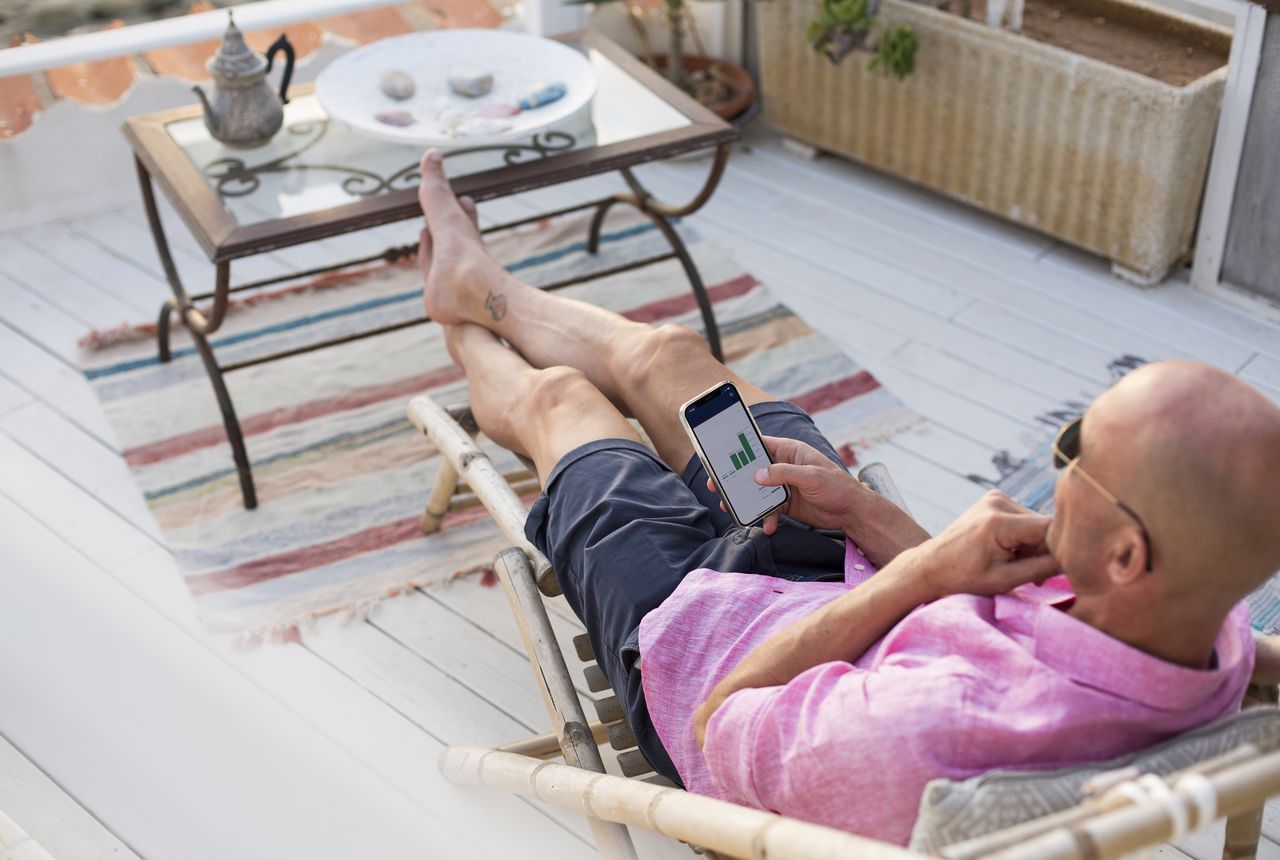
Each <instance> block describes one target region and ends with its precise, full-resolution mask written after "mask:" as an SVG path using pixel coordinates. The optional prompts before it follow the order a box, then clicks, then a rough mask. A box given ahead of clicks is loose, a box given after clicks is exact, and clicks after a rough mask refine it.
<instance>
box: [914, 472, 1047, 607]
mask: <svg viewBox="0 0 1280 860" xmlns="http://www.w3.org/2000/svg"><path fill="white" fill-rule="evenodd" d="M1048 530H1049V518H1048V517H1045V516H1041V515H1040V514H1036V513H1032V512H1031V511H1029V510H1027V509H1026V508H1024V507H1023V506H1022V505H1020V504H1018V503H1017V502H1015V501H1014V500H1013V499H1011V498H1009V497H1008V496H1006V495H1004V494H1003V493H1001V492H999V491H997V490H992V491H991V492H989V493H987V494H986V495H985V496H983V497H982V498H981V499H979V500H978V501H977V503H975V504H974V505H973V506H972V507H971V508H969V510H967V511H965V512H964V513H963V514H961V515H960V517H959V518H958V519H957V520H956V521H955V522H953V523H952V524H951V525H950V526H948V527H947V529H946V531H944V532H942V534H940V535H938V536H937V537H935V538H933V539H932V540H929V541H927V542H925V543H923V544H921V545H920V546H918V547H915V548H914V549H911V550H908V552H907V553H904V554H903V556H904V558H903V561H904V562H906V563H908V564H909V565H910V570H911V572H912V574H913V575H914V576H916V577H919V579H920V581H921V583H922V584H923V585H924V587H925V590H926V593H928V594H929V595H931V599H935V600H936V599H938V598H941V597H946V596H947V595H949V594H982V595H993V594H1004V593H1005V592H1008V591H1010V590H1012V589H1014V588H1016V587H1018V586H1019V585H1024V584H1026V583H1028V582H1034V583H1036V584H1037V585H1039V584H1041V583H1043V582H1044V581H1045V580H1046V579H1048V578H1049V577H1051V576H1053V575H1054V574H1055V573H1057V572H1058V563H1057V562H1056V561H1055V560H1054V558H1053V556H1051V555H1049V549H1048V547H1046V546H1045V542H1044V538H1045V533H1046V532H1047V531H1048ZM908 553H909V557H908Z"/></svg>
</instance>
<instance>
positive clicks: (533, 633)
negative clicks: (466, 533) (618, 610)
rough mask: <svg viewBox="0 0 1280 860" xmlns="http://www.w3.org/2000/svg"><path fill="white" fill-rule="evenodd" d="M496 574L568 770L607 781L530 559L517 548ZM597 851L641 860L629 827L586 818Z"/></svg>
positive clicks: (613, 858) (618, 859) (504, 555)
mask: <svg viewBox="0 0 1280 860" xmlns="http://www.w3.org/2000/svg"><path fill="white" fill-rule="evenodd" d="M493 568H494V570H495V571H496V572H497V574H498V578H499V579H500V580H501V581H502V587H503V590H504V591H505V592H506V593H507V599H508V600H509V601H510V602H511V610H512V614H514V615H515V617H516V623H517V625H518V626H519V628H520V637H521V639H523V640H524V647H525V651H526V652H527V653H528V655H529V661H530V662H531V663H532V664H533V673H534V676H535V677H536V678H537V679H538V687H539V689H541V691H542V698H543V701H544V702H545V703H546V706H547V712H548V713H549V714H550V715H551V719H552V720H553V721H554V722H555V723H556V731H557V732H558V733H559V734H560V749H561V751H562V754H563V755H564V761H565V764H568V765H571V766H573V767H576V768H580V769H582V770H585V771H594V772H595V773H596V774H601V775H603V774H604V772H605V770H604V760H603V759H602V758H601V757H600V748H599V747H598V746H597V745H596V739H595V737H594V735H593V733H592V731H591V729H590V728H588V726H589V725H590V722H589V721H588V720H587V715H586V714H585V713H584V712H583V710H582V702H581V701H580V700H579V699H578V691H577V689H575V688H574V686H573V681H572V679H571V678H570V677H569V667H568V666H566V665H565V662H564V655H563V654H561V653H560V647H559V646H558V645H557V644H556V634H555V631H554V630H552V628H551V619H550V618H548V617H547V608H546V605H545V604H544V603H543V602H542V595H541V594H540V593H539V591H538V583H537V577H536V576H535V574H534V570H533V565H531V564H530V563H529V557H528V556H527V555H525V554H524V552H523V551H522V550H520V549H517V548H516V547H510V548H508V549H505V550H503V551H502V552H500V553H498V555H497V557H496V558H495V559H494V561H493ZM587 824H588V825H589V826H590V827H591V835H592V836H593V837H595V842H596V848H597V850H599V852H600V856H601V857H603V858H605V860H638V858H637V856H636V849H635V845H634V843H632V841H631V833H630V831H628V830H627V828H626V827H625V826H624V825H621V824H617V823H614V822H610V821H605V820H603V819H600V818H596V817H594V816H592V815H588V816H587Z"/></svg>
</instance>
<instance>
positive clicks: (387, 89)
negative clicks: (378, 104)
mask: <svg viewBox="0 0 1280 860" xmlns="http://www.w3.org/2000/svg"><path fill="white" fill-rule="evenodd" d="M382 92H383V93H384V94H386V95H388V96H390V97H391V98H393V99H395V100H397V101H404V100H405V99H407V98H409V97H410V96H412V95H413V94H414V93H415V92H417V88H416V87H415V86H414V85H413V78H410V77H409V76H408V75H406V74H405V73H404V72H402V71H400V70H399V69H388V70H387V71H385V72H383V73H382Z"/></svg>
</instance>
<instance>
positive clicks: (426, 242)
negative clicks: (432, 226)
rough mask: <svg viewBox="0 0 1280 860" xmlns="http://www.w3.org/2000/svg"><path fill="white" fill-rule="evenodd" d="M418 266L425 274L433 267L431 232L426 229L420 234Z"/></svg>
mask: <svg viewBox="0 0 1280 860" xmlns="http://www.w3.org/2000/svg"><path fill="white" fill-rule="evenodd" d="M418 265H419V266H421V267H422V271H423V272H426V271H427V269H428V268H429V267H430V266H431V231H430V230H428V229H427V228H425V227H423V228H422V232H421V233H419V234H418Z"/></svg>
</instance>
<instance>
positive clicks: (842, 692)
mask: <svg viewBox="0 0 1280 860" xmlns="http://www.w3.org/2000/svg"><path fill="white" fill-rule="evenodd" d="M872 572H874V568H873V567H872V565H871V563H870V562H869V561H867V559H865V558H864V557H863V556H862V555H861V554H860V553H859V552H858V551H857V549H856V547H854V546H853V544H852V543H849V544H848V545H847V547H846V554H845V582H844V583H821V582H791V581H789V580H783V579H778V578H774V577H767V576H758V575H754V574H741V573H719V572H716V571H713V570H705V569H703V570H695V571H693V572H692V573H690V574H688V575H687V576H686V577H685V578H684V580H683V582H682V583H681V584H680V586H679V587H678V588H677V589H676V590H675V592H674V593H673V594H672V595H671V596H670V597H668V598H667V599H666V600H665V601H664V602H663V603H662V604H661V605H660V606H659V607H658V608H656V609H654V610H653V611H651V612H649V613H648V614H647V615H645V617H644V619H643V621H642V622H641V624H640V653H641V678H642V682H643V685H644V694H645V700H646V703H647V706H648V710H649V715H650V717H651V719H652V721H653V725H654V728H655V729H656V730H657V732H658V737H659V738H661V740H662V743H663V745H664V746H665V747H666V749H667V752H668V753H669V754H670V755H671V761H672V763H673V764H674V765H675V767H676V769H677V771H679V773H680V776H681V779H682V780H683V781H684V784H685V787H686V788H688V789H689V790H690V791H694V792H698V793H700V794H706V795H710V796H712V797H718V798H721V799H725V800H731V801H735V802H738V803H742V804H746V805H749V806H755V807H758V808H761V809H768V810H772V811H774V812H779V813H782V814H785V815H789V816H793V817H795V818H801V819H804V820H807V821H812V822H815V823H818V824H825V825H828V826H831V827H837V828H840V829H842V830H848V831H852V832H855V833H860V834H863V835H865V836H871V837H874V838H877V839H883V840H887V841H890V842H895V843H898V844H904V845H905V844H906V843H907V841H908V839H909V837H910V835H911V828H912V825H913V823H914V821H915V817H916V811H917V808H918V806H919V803H920V795H921V793H922V792H923V790H924V786H925V783H927V782H928V781H929V780H931V779H935V778H939V777H945V778H948V779H964V778H967V777H970V776H974V775H976V774H979V773H983V772H985V771H987V770H991V769H992V768H1002V767H1003V768H1018V769H1051V768H1059V767H1066V766H1070V765H1075V764H1081V763H1085V762H1092V761H1101V760H1106V759H1109V758H1113V757H1115V756H1119V755H1122V754H1124V753H1127V752H1132V751H1135V750H1138V749H1141V748H1142V747H1145V746H1149V745H1150V744H1152V743H1155V742H1156V741H1159V740H1161V739H1163V738H1165V737H1168V736H1170V735H1173V734H1176V733H1178V732H1181V731H1184V730H1186V729H1189V728H1192V727H1194V726H1197V725H1200V724H1202V723H1206V722H1209V721H1210V720H1213V719H1215V718H1218V717H1221V716H1225V715H1227V714H1230V713H1233V712H1235V711H1236V710H1238V709H1239V707H1240V700H1241V697H1242V696H1243V695H1244V689H1245V686H1246V684H1247V683H1248V679H1249V676H1250V675H1251V674H1252V671H1253V658H1254V646H1253V639H1252V634H1251V632H1250V628H1249V613H1248V608H1247V606H1246V605H1245V604H1244V603H1241V604H1240V605H1238V606H1237V607H1236V608H1235V609H1234V610H1232V612H1231V614H1230V615H1229V616H1228V617H1227V620H1226V623H1225V624H1224V625H1223V628H1222V630H1221V631H1220V632H1219V634H1218V639H1217V643H1216V652H1215V654H1216V660H1217V662H1216V665H1215V666H1214V667H1213V668H1211V669H1208V670H1196V669H1189V668H1186V667H1183V666H1178V665H1175V664H1172V663H1168V662H1165V661H1163V660H1160V659H1158V658H1156V657H1152V656H1150V655H1148V654H1145V653H1144V652H1142V651H1139V650H1137V649H1135V648H1132V647H1130V646H1128V645H1126V644H1124V643H1122V642H1120V641H1118V640H1116V639H1113V638H1111V637H1110V636H1107V635H1106V634H1105V633H1102V632H1101V631H1099V630H1097V629H1095V628H1093V627H1090V626H1088V625H1086V624H1084V623H1083V622H1081V621H1077V620H1076V619H1074V618H1072V617H1071V616H1070V615H1068V614H1067V613H1066V612H1063V611H1061V609H1059V608H1057V607H1056V606H1055V605H1054V604H1056V603H1061V602H1062V601H1063V600H1065V599H1069V598H1070V597H1071V596H1072V595H1071V592H1070V587H1069V585H1068V584H1067V581H1066V578H1065V577H1056V578H1055V579H1053V580H1050V582H1049V583H1046V586H1045V587H1042V588H1036V587H1034V586H1024V587H1023V588H1021V589H1018V590H1017V591H1016V592H1014V593H1011V594H1008V595H1000V596H997V597H994V598H991V597H978V596H975V595H965V594H961V595H953V596H950V597H946V598H943V599H942V600H937V601H934V602H933V603H929V604H926V605H924V606H921V607H918V608H917V609H915V610H914V611H913V612H911V613H910V614H909V615H907V616H906V617H905V618H903V619H902V620H901V621H899V622H898V623H897V624H896V625H894V627H893V628H892V629H891V630H889V632H888V633H887V634H886V635H885V636H884V637H883V638H882V639H880V640H879V641H878V642H877V643H875V644H874V645H872V647H871V648H869V649H868V650H867V652H866V653H865V654H863V655H862V656H861V657H859V658H858V659H857V660H856V661H854V662H852V663H848V662H832V663H824V664H822V665H819V666H815V667H813V668H812V669H809V670H808V671H806V672H804V673H802V674H800V675H799V676H797V677H796V678H795V679H794V680H792V681H791V682H790V683H789V684H786V685H785V686H781V687H767V688H758V689H745V690H740V691H738V692H737V693H734V694H733V695H732V696H730V697H729V698H728V699H726V700H725V702H724V703H723V704H722V705H721V706H720V708H719V709H718V710H717V711H716V712H715V714H714V716H713V717H712V718H711V721H710V723H709V724H708V726H707V734H706V746H705V755H704V751H700V750H699V749H698V745H697V742H696V741H695V739H694V735H693V712H694V711H695V710H696V709H697V707H698V706H699V705H700V704H702V702H703V701H704V700H705V699H706V698H707V696H708V695H709V694H710V692H711V690H712V688H714V687H715V686H716V684H718V683H719V682H720V681H721V679H723V678H724V676H725V675H727V674H728V673H729V672H730V671H731V670H732V669H733V667H734V666H736V665H737V664H738V662H739V661H740V660H742V658H743V657H745V656H746V655H747V653H748V652H750V651H751V650H752V649H753V648H754V647H755V646H757V645H759V644H760V643H761V642H763V641H764V640H765V639H767V638H768V637H769V636H771V635H772V634H774V633H776V632H778V631H780V630H782V629H783V628H785V627H787V626H789V625H790V624H792V623H794V622H796V621H798V620H799V619H801V618H803V617H805V616H807V615H809V614H811V613H812V612H814V611H815V610H817V609H818V608H819V607H820V606H822V605H823V604H825V603H827V602H828V601H830V600H833V599H835V598H836V597H839V596H840V595H842V594H844V593H846V592H847V591H848V590H849V589H850V588H852V587H854V586H856V585H857V584H858V583H859V582H861V581H863V580H865V579H866V578H867V577H868V576H869V575H870V574H871V573H872Z"/></svg>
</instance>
